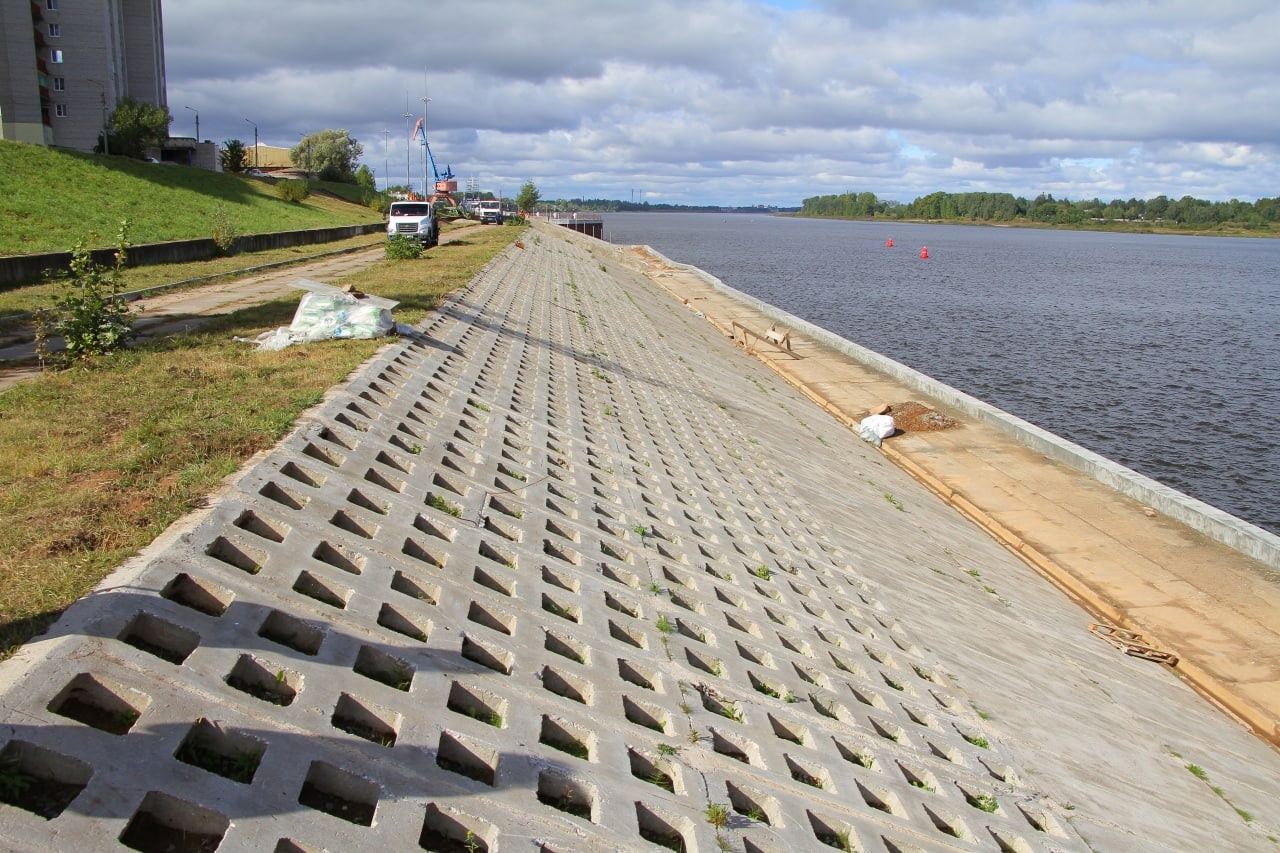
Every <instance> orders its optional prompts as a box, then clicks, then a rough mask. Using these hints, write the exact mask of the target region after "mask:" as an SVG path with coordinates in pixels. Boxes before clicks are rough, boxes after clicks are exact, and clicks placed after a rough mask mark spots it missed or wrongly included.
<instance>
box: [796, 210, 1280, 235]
mask: <svg viewBox="0 0 1280 853" xmlns="http://www.w3.org/2000/svg"><path fill="white" fill-rule="evenodd" d="M775 215H777V216H787V217H791V218H794V219H835V220H840V221H844V222H869V223H877V224H882V225H884V226H886V227H888V226H891V225H894V224H896V223H913V224H918V225H967V226H975V227H984V228H1031V229H1035V230H1039V231H1092V232H1098V233H1104V234H1176V235H1181V236H1186V237H1280V225H1274V224H1269V225H1266V226H1258V227H1255V228H1246V227H1245V226H1243V225H1218V226H1214V227H1212V228H1197V227H1187V226H1180V225H1162V224H1160V223H1158V222H1125V221H1121V220H1102V221H1097V222H1080V223H1074V224H1070V225H1059V224H1057V223H1054V222H1035V221H1033V220H1030V219H1013V220H996V219H887V218H884V217H866V216H817V215H812V214H806V213H798V212H797V213H779V214H775Z"/></svg>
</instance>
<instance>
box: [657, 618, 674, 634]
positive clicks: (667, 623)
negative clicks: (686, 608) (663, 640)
mask: <svg viewBox="0 0 1280 853" xmlns="http://www.w3.org/2000/svg"><path fill="white" fill-rule="evenodd" d="M656 627H657V629H658V630H659V631H661V632H662V633H664V634H670V633H671V632H672V631H674V630H675V629H676V626H675V623H674V622H672V621H671V620H670V619H668V618H667V614H665V613H663V614H662V615H660V616H659V617H658V622H657V624H656Z"/></svg>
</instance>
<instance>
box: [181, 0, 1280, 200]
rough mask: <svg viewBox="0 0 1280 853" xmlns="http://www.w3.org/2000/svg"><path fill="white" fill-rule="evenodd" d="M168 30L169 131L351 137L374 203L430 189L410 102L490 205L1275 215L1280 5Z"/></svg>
mask: <svg viewBox="0 0 1280 853" xmlns="http://www.w3.org/2000/svg"><path fill="white" fill-rule="evenodd" d="M164 26H165V51H166V63H167V72H168V86H169V108H170V112H171V113H172V114H173V116H174V123H173V125H172V127H171V132H172V133H173V134H174V135H193V134H194V131H195V128H194V119H195V115H194V113H193V112H192V111H190V110H188V109H187V107H192V108H194V109H196V110H198V111H199V113H200V125H201V136H203V137H205V138H207V139H214V140H216V141H223V140H226V139H230V138H238V139H241V140H244V141H247V142H249V143H250V144H251V143H252V141H253V128H252V127H251V126H250V125H249V124H248V123H247V122H246V121H245V119H246V118H247V119H251V120H252V121H253V122H254V123H256V124H257V126H258V132H259V136H260V138H261V140H262V141H263V142H264V143H270V144H274V145H283V146H292V145H295V144H297V142H298V140H299V138H300V136H301V135H302V134H304V133H310V132H314V131H318V130H322V129H325V128H343V129H346V130H347V131H348V132H349V133H350V134H351V135H352V136H353V137H355V138H356V139H358V140H359V141H360V142H361V144H362V145H363V146H364V157H363V162H364V163H365V164H367V165H368V166H369V168H370V169H373V170H374V172H375V173H376V175H377V176H378V181H379V184H380V185H381V184H382V183H383V181H384V179H385V178H386V177H387V175H388V173H389V175H390V178H391V181H392V183H404V181H405V173H406V167H407V166H408V165H409V164H410V163H411V164H412V165H411V169H412V175H413V180H414V184H415V186H419V187H420V186H421V181H422V177H421V174H422V167H421V161H422V156H421V153H420V152H421V147H420V146H419V145H418V144H416V142H414V143H410V144H408V145H406V143H407V142H408V137H409V128H410V126H411V123H412V122H413V121H415V120H416V119H417V118H418V117H419V116H421V115H422V114H423V107H424V104H423V103H422V98H424V97H429V98H430V102H429V104H428V105H427V107H426V109H427V128H428V138H429V140H430V143H431V150H432V152H433V153H434V155H435V157H436V160H437V162H438V163H439V165H440V166H441V167H442V168H443V167H444V165H446V164H449V165H451V166H452V167H453V170H454V172H455V173H456V175H457V176H458V178H459V179H460V180H461V181H462V183H463V185H464V187H465V185H466V183H467V181H468V180H469V179H474V180H475V182H476V183H477V185H478V186H479V188H480V189H482V190H490V191H493V192H499V191H501V192H505V193H506V194H508V195H513V194H514V193H515V192H516V191H517V190H518V189H519V187H520V185H521V184H522V183H524V181H526V180H529V179H532V180H533V181H534V183H535V184H536V186H537V187H538V189H539V191H540V192H541V194H542V196H543V198H548V199H554V198H573V197H583V196H585V197H588V198H617V199H624V200H636V201H640V200H647V201H649V202H665V203H674V204H723V205H754V204H775V205H782V206H787V205H798V204H799V203H800V202H801V200H802V199H804V198H806V197H808V196H813V195H821V194H827V193H841V192H848V191H854V192H866V191H869V192H873V193H875V194H876V195H877V196H879V197H880V198H882V199H891V200H898V201H910V200H912V199H914V198H916V197H917V196H920V195H925V194H927V193H930V192H934V191H937V190H943V191H946V192H969V191H991V192H1011V193H1014V194H1015V195H1022V196H1026V197H1028V198H1030V197H1033V196H1035V195H1037V194H1038V193H1041V192H1047V193H1052V194H1053V195H1054V196H1055V197H1058V198H1063V197H1065V198H1070V199H1080V198H1094V197H1098V198H1101V199H1103V200H1104V201H1107V200H1110V199H1113V198H1126V199H1127V198H1130V197H1139V198H1150V197H1153V196H1155V195H1159V194H1161V193H1163V194H1165V195H1168V196H1171V197H1174V198H1177V197H1181V196H1183V195H1192V196H1196V197H1199V198H1207V199H1215V200H1226V199H1231V198H1238V199H1241V200H1250V201H1252V200H1255V199H1257V198H1259V197H1275V196H1280V52H1278V51H1277V46H1276V45H1277V43H1276V38H1277V35H1278V34H1280V3H1277V2H1276V0H1209V2H1206V0H876V2H871V0H644V2H640V1H639V0H593V2H584V0H376V2H368V3H351V2H348V0H290V2H288V3H279V2H268V3H264V2H261V0H182V2H172V3H168V4H166V5H165V7H164ZM406 112H408V113H411V114H412V116H413V117H412V118H411V119H408V120H406V119H405V118H403V115H404V113H406ZM188 125H190V126H188ZM407 161H408V163H407Z"/></svg>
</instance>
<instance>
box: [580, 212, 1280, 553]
mask: <svg viewBox="0 0 1280 853" xmlns="http://www.w3.org/2000/svg"><path fill="white" fill-rule="evenodd" d="M604 227H605V238H606V239H607V240H609V241H610V242H613V243H623V244H643V245H649V246H652V247H653V248H654V249H656V250H657V251H659V252H661V253H662V254H664V255H666V256H667V257H668V258H671V259H672V260H674V261H679V262H682V263H688V264H692V265H694V266H697V267H700V268H701V269H703V270H705V271H707V272H709V273H711V274H712V275H714V276H716V277H717V278H719V279H721V280H722V281H724V282H725V283H726V284H727V285H729V286H730V287H733V288H735V289H737V290H740V291H743V292H744V293H748V294H751V295H753V296H756V297H758V298H760V299H763V300H765V301H766V302H769V303H770V304H772V305H775V306H777V307H779V308H782V309H783V310H785V311H787V312H789V313H791V314H795V315H797V316H799V317H802V318H804V319H806V320H809V321H810V322H812V323H816V324H817V325H819V326H822V327H823V328H825V329H827V330H829V331H831V332H834V333H835V334H837V335H840V336H841V337H843V338H846V339H847V340H850V341H853V342H855V343H858V344H861V345H862V346H865V347H868V348H870V349H873V350H875V351H877V352H879V353H882V354H884V355H886V356H889V357H890V358H893V359H895V360H897V361H900V362H902V363H904V364H907V365H909V366H911V367H913V368H915V369H916V370H919V371H920V372H922V373H925V374H927V375H929V376H932V377H934V378H935V379H938V380H940V381H942V382H945V383H946V384H948V385H951V386H952V387H954V388H958V389H960V390H962V391H964V392H966V393H968V394H971V395H972V396H974V397H977V398H979V399H982V400H985V401H987V402H988V403H991V404H992V405H995V406H998V407H999V408H1001V409H1004V410H1005V411H1007V412H1010V413H1012V414H1014V415H1017V416H1018V417H1020V418H1023V419H1024V420H1027V421H1030V422H1031V423H1034V424H1036V425H1038V426H1040V427H1043V428H1044V429H1047V430H1049V431H1051V432H1054V433H1056V434H1058V435H1060V436H1063V437H1064V438H1067V439H1070V440H1071V441H1074V442H1076V443H1077V444H1079V445H1081V446H1083V447H1086V448H1088V449H1090V450H1092V451H1094V452H1095V453H1098V454H1101V455H1102V456H1105V457H1107V458H1109V459H1112V460H1114V461H1116V462H1119V463H1121V464H1122V465H1125V466H1127V467H1129V468H1132V469H1134V470H1135V471H1138V472H1140V473H1142V474H1145V475H1146V476H1148V477H1151V478H1152V479H1155V480H1159V481H1160V482H1162V483H1165V484H1166V485H1168V486H1171V487H1173V488H1175V489H1177V490H1179V491H1181V492H1184V493H1185V494H1188V495H1191V496H1192V497H1195V498H1199V499H1200V500H1202V501H1204V502H1206V503H1209V504H1212V505H1214V506H1216V507H1218V508H1220V509H1222V510H1225V511H1226V512H1229V513H1231V514H1232V515H1235V516H1237V517H1239V518H1241V519H1244V520H1245V521H1248V522H1251V523H1253V524H1256V525H1258V526H1259V527H1262V528H1264V529H1266V530H1269V531H1271V532H1273V533H1277V534H1280V442H1278V441H1277V433H1278V432H1280V240H1276V239H1262V238H1225V237H1192V236H1177V235H1150V234H1104V233H1098V232H1086V231H1046V230H1038V229H1029V228H1000V227H984V226H964V225H930V224H922V223H891V222H846V221H836V220H821V219H799V218H791V217H776V216H767V215H763V214H760V215H757V214H712V213H613V214H605V217H604ZM889 240H893V242H894V244H895V245H894V246H893V247H892V248H890V247H889V246H887V245H886V244H887V241H889ZM926 247H927V249H928V253H929V258H928V259H927V260H924V259H921V258H920V252H921V249H923V248H926Z"/></svg>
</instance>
